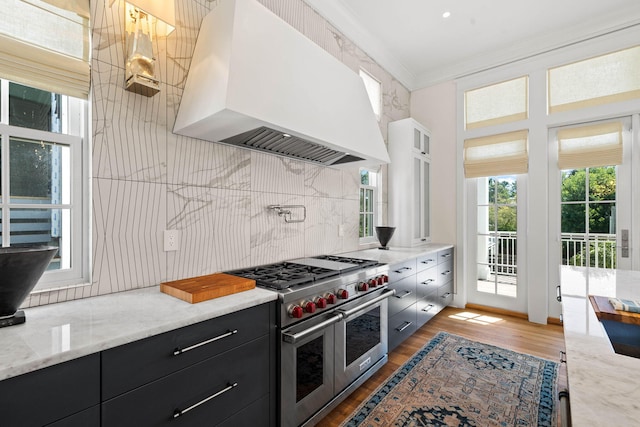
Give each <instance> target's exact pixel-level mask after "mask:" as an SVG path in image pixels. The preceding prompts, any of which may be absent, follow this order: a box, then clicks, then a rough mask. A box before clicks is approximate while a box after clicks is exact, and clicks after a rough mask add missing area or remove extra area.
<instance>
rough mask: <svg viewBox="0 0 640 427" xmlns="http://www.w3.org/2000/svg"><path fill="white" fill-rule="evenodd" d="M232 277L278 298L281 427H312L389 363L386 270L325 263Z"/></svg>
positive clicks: (360, 263)
mask: <svg viewBox="0 0 640 427" xmlns="http://www.w3.org/2000/svg"><path fill="white" fill-rule="evenodd" d="M227 273H228V274H233V275H236V276H242V277H247V278H252V279H255V280H256V283H257V285H258V286H261V287H267V288H270V289H273V290H276V291H277V292H278V294H279V298H278V299H279V304H278V306H279V307H278V310H279V313H278V315H277V318H278V329H279V346H278V347H279V359H280V363H279V370H280V372H279V381H280V384H279V390H280V402H279V406H280V410H279V425H281V426H284V427H289V426H299V425H305V426H309V425H314V424H315V423H316V422H317V421H319V420H320V419H321V418H322V417H324V416H325V415H326V414H327V413H328V412H329V411H330V410H331V409H333V408H334V407H335V406H336V405H337V404H338V403H340V402H341V401H342V400H344V398H345V397H346V396H348V395H349V394H350V393H351V392H352V391H353V390H355V388H357V387H358V386H360V384H362V383H363V382H364V381H365V380H366V379H367V378H369V377H370V376H371V375H373V373H374V372H376V371H377V370H378V369H379V368H380V367H381V366H382V365H384V364H385V363H386V361H387V349H388V346H387V298H389V297H390V296H392V295H393V294H394V292H395V291H393V290H390V289H388V288H387V284H388V280H389V279H388V276H387V273H388V267H387V266H386V265H385V264H380V263H378V262H377V261H373V260H366V259H359V258H348V257H340V256H331V255H325V256H320V257H313V258H301V259H296V260H291V261H287V262H283V263H278V264H270V265H263V266H260V267H255V268H249V269H244V270H236V271H230V272H227Z"/></svg>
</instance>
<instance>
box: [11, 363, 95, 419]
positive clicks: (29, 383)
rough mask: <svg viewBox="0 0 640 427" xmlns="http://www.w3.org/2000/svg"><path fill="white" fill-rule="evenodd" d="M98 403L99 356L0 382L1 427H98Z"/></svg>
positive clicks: (61, 364)
mask: <svg viewBox="0 0 640 427" xmlns="http://www.w3.org/2000/svg"><path fill="white" fill-rule="evenodd" d="M99 404H100V355H99V354H92V355H89V356H85V357H81V358H79V359H75V360H71V361H68V362H64V363H60V364H57V365H53V366H50V367H47V368H43V369H39V370H37V371H33V372H29V373H27V374H24V375H20V376H17V377H13V378H9V379H6V380H4V381H0V420H1V421H0V424H1V425H6V426H25V427H26V426H44V425H53V426H56V427H59V426H65V427H75V426H78V427H91V426H98V425H99V423H100V420H99V417H98V415H99V411H96V409H97V408H99V406H98V405H99ZM90 408H91V409H90ZM85 411H86V412H85Z"/></svg>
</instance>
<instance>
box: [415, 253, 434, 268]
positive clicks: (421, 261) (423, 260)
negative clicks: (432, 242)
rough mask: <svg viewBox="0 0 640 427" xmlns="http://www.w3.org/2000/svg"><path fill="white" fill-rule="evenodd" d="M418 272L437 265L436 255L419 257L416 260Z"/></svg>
mask: <svg viewBox="0 0 640 427" xmlns="http://www.w3.org/2000/svg"><path fill="white" fill-rule="evenodd" d="M416 263H417V266H416V267H417V269H418V272H420V271H423V270H425V269H427V268H431V267H435V266H436V265H437V264H438V253H437V252H433V253H430V254H426V255H422V256H419V257H418V258H417V259H416Z"/></svg>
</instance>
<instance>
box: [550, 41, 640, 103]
mask: <svg viewBox="0 0 640 427" xmlns="http://www.w3.org/2000/svg"><path fill="white" fill-rule="evenodd" d="M638 70H640V46H636V47H632V48H630V49H625V50H620V51H617V52H613V53H609V54H606V55H601V56H597V57H595V58H590V59H585V60H583V61H578V62H574V63H572V64H567V65H562V66H559V67H554V68H550V69H549V70H548V71H547V74H548V86H549V96H548V110H549V113H556V112H560V111H568V110H576V109H579V108H585V107H591V106H595V105H603V104H609V103H612V102H618V101H624V100H628V99H637V98H640V72H638Z"/></svg>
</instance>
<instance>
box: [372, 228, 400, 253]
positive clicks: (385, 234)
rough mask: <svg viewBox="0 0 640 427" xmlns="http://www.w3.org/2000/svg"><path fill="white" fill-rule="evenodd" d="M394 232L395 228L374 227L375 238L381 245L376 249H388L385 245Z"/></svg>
mask: <svg viewBox="0 0 640 427" xmlns="http://www.w3.org/2000/svg"><path fill="white" fill-rule="evenodd" d="M394 231H396V228H395V227H376V236H378V240H379V241H380V245H381V246H380V247H379V248H378V249H385V250H386V249H389V248H388V247H387V243H389V240H391V236H393V232H394Z"/></svg>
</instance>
